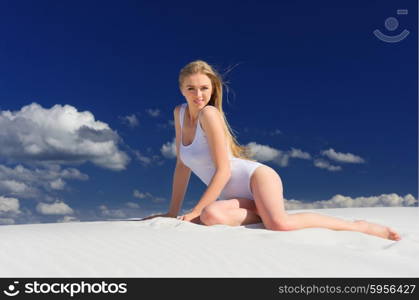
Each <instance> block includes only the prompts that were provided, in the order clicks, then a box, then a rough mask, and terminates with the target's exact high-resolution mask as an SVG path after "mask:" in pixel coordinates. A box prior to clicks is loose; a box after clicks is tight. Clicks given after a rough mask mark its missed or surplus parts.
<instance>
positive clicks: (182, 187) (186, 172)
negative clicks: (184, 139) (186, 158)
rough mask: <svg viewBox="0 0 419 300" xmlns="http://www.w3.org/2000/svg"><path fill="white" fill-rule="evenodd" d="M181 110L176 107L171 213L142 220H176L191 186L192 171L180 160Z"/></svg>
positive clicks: (174, 111)
mask: <svg viewBox="0 0 419 300" xmlns="http://www.w3.org/2000/svg"><path fill="white" fill-rule="evenodd" d="M179 108H180V106H176V107H175V109H174V110H173V116H174V121H175V122H174V123H175V131H176V168H175V171H174V174H173V184H172V200H171V202H170V208H169V211H168V212H167V213H165V214H159V215H152V216H149V217H146V218H143V219H142V220H149V219H152V218H155V217H172V218H176V217H177V215H178V213H179V210H180V208H181V206H182V202H183V198H184V197H185V193H186V189H187V187H188V184H189V178H190V176H191V169H189V168H188V167H187V166H185V165H184V164H183V162H182V160H181V159H180V158H179V144H180V142H181V141H180V139H181V136H180V135H181V129H180V123H179Z"/></svg>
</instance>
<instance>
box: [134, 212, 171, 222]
mask: <svg viewBox="0 0 419 300" xmlns="http://www.w3.org/2000/svg"><path fill="white" fill-rule="evenodd" d="M157 217H163V218H175V217H176V216H174V215H172V214H169V213H165V214H158V215H152V216H148V217H145V218H142V219H141V220H140V221H145V220H150V219H154V218H157Z"/></svg>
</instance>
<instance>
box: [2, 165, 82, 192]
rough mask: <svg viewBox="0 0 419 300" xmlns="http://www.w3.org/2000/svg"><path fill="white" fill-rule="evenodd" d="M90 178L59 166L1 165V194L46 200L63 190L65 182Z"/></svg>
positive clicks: (75, 170) (72, 169)
mask: <svg viewBox="0 0 419 300" xmlns="http://www.w3.org/2000/svg"><path fill="white" fill-rule="evenodd" d="M88 178H89V177H88V176H87V175H86V174H83V173H81V172H80V171H79V170H77V169H74V168H67V169H62V168H61V167H60V166H59V165H48V166H46V167H45V168H26V167H24V166H23V165H20V164H19V165H17V166H15V167H8V166H5V165H1V164H0V194H3V195H13V196H18V197H21V198H36V199H40V198H46V196H47V195H48V194H49V193H50V192H51V191H54V190H62V189H64V187H65V180H87V179H88Z"/></svg>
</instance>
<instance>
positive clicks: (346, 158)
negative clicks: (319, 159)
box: [321, 148, 365, 164]
mask: <svg viewBox="0 0 419 300" xmlns="http://www.w3.org/2000/svg"><path fill="white" fill-rule="evenodd" d="M321 154H322V155H325V156H327V157H328V158H329V159H332V160H334V161H337V162H342V163H352V164H361V163H364V162H365V160H364V159H363V158H362V157H360V156H357V155H354V154H352V153H341V152H336V151H335V150H334V149H332V148H330V149H329V150H324V151H322V152H321Z"/></svg>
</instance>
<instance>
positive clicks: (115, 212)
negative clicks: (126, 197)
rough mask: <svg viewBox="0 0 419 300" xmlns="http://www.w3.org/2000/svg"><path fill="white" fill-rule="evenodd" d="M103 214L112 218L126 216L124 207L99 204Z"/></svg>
mask: <svg viewBox="0 0 419 300" xmlns="http://www.w3.org/2000/svg"><path fill="white" fill-rule="evenodd" d="M99 210H100V213H101V215H102V216H104V217H111V218H126V214H125V212H124V211H123V210H122V209H109V208H108V207H107V206H106V205H101V206H99Z"/></svg>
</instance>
